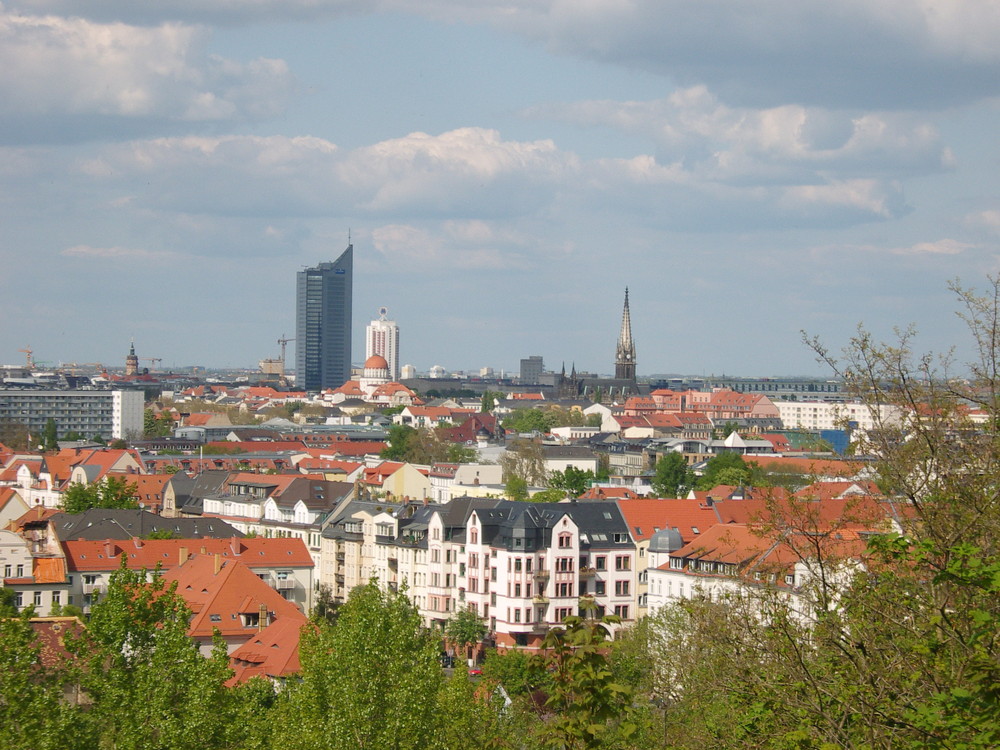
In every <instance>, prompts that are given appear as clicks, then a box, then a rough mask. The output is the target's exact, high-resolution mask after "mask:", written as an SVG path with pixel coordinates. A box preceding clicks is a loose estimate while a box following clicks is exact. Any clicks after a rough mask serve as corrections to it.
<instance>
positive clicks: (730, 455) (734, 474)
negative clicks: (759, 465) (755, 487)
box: [695, 451, 750, 490]
mask: <svg viewBox="0 0 1000 750" xmlns="http://www.w3.org/2000/svg"><path fill="white" fill-rule="evenodd" d="M749 480H750V469H749V468H748V467H747V464H746V462H745V461H744V460H743V456H741V455H740V454H739V453H734V452H732V451H725V452H723V453H717V454H715V455H714V456H712V457H711V458H710V459H708V461H706V462H705V470H704V472H702V475H701V476H700V477H699V478H698V479H697V480H696V481H695V489H698V490H710V489H712V488H713V487H715V486H716V485H719V484H729V485H740V484H747V483H749Z"/></svg>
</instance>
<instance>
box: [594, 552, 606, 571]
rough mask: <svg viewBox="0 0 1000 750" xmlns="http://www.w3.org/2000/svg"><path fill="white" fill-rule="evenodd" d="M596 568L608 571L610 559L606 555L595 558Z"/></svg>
mask: <svg viewBox="0 0 1000 750" xmlns="http://www.w3.org/2000/svg"><path fill="white" fill-rule="evenodd" d="M594 568H596V569H597V570H607V569H608V558H606V557H605V556H604V555H599V556H598V557H596V558H594Z"/></svg>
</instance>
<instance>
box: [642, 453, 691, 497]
mask: <svg viewBox="0 0 1000 750" xmlns="http://www.w3.org/2000/svg"><path fill="white" fill-rule="evenodd" d="M688 482H689V479H688V465H687V461H685V460H684V456H682V455H681V454H680V453H668V454H666V455H665V456H660V458H659V459H658V460H657V462H656V469H655V473H654V474H653V479H652V481H651V482H650V485H651V486H652V488H653V492H654V493H655V494H656V496H657V497H677V496H678V495H679V494H680V492H681V491H682V490H683V489H685V488H686V487H687V484H688Z"/></svg>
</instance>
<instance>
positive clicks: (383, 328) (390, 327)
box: [365, 307, 400, 382]
mask: <svg viewBox="0 0 1000 750" xmlns="http://www.w3.org/2000/svg"><path fill="white" fill-rule="evenodd" d="M388 314H389V310H388V308H386V307H380V308H379V309H378V319H377V320H373V321H372V322H371V323H369V324H368V326H367V328H365V359H368V358H369V357H371V356H373V355H375V354H377V355H379V356H380V357H384V358H385V361H386V362H387V363H388V364H389V379H390V380H392V381H395V382H398V381H399V377H400V374H399V326H398V325H396V321H394V320H387V319H386V316H387V315H388Z"/></svg>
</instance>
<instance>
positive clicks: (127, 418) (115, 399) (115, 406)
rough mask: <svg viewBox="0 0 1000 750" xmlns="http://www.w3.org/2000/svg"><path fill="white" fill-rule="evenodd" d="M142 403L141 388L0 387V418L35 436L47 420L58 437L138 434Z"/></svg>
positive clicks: (117, 437)
mask: <svg viewBox="0 0 1000 750" xmlns="http://www.w3.org/2000/svg"><path fill="white" fill-rule="evenodd" d="M144 405H145V402H144V400H143V393H142V391H122V390H117V391H103V390H82V389H81V390H44V391H38V390H22V389H20V388H0V421H10V422H15V423H20V424H23V425H25V426H26V427H27V428H28V431H29V432H30V433H31V435H32V437H33V438H34V437H35V436H37V437H38V439H41V436H42V435H43V434H44V433H45V425H46V424H47V423H48V421H49V420H50V419H52V420H54V421H55V423H56V434H57V435H58V436H59V437H60V438H61V437H63V436H64V435H66V434H67V433H69V432H78V433H80V434H81V435H84V436H85V437H87V438H92V437H94V436H95V435H100V436H101V437H102V438H104V439H105V440H118V439H128V438H132V437H138V436H141V435H142V430H143V407H144Z"/></svg>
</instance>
